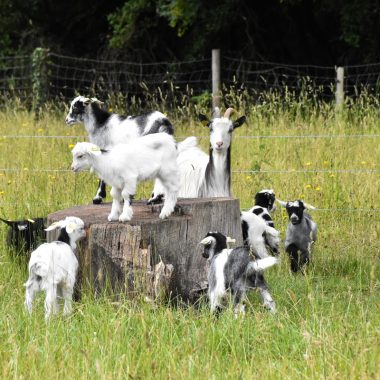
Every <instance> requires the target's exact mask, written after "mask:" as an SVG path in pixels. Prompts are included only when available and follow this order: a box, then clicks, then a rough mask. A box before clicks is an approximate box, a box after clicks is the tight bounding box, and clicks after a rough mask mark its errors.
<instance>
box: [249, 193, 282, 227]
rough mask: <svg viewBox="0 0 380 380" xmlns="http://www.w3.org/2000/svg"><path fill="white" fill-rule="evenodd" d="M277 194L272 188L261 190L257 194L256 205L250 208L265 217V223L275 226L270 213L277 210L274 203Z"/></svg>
mask: <svg viewBox="0 0 380 380" xmlns="http://www.w3.org/2000/svg"><path fill="white" fill-rule="evenodd" d="M275 200H276V195H275V193H274V191H273V190H272V189H265V190H261V191H259V192H258V193H256V195H255V205H254V206H253V207H252V208H251V209H250V210H249V212H252V213H254V214H256V215H258V216H259V217H260V218H262V219H264V221H265V223H266V224H267V225H268V226H270V227H273V228H274V222H273V220H272V217H271V215H270V213H271V212H274V211H275V210H276V206H275V204H274V202H275Z"/></svg>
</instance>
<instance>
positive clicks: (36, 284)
mask: <svg viewBox="0 0 380 380" xmlns="http://www.w3.org/2000/svg"><path fill="white" fill-rule="evenodd" d="M54 228H66V231H67V233H68V235H69V238H70V245H68V244H66V243H63V242H60V241H53V242H51V243H44V244H41V245H40V246H39V247H38V248H37V249H36V250H35V251H33V252H32V254H31V257H30V260H29V265H28V268H29V277H28V280H27V282H26V283H25V288H26V291H25V306H26V308H27V310H28V312H29V313H32V308H33V300H34V297H35V295H36V293H37V292H38V291H45V292H46V298H45V320H47V319H48V318H49V317H50V314H51V312H52V309H53V311H54V313H57V312H58V309H59V303H58V298H59V297H63V298H64V300H65V303H64V308H63V312H64V314H68V313H70V312H71V300H72V294H73V291H74V284H75V280H76V274H77V271H78V260H77V258H76V256H75V254H74V250H75V248H76V241H77V240H78V239H80V238H82V237H84V236H85V231H84V223H83V221H82V220H81V219H80V218H76V217H67V218H66V219H65V220H63V221H60V222H59V223H55V225H53V227H50V228H48V229H47V230H49V231H50V230H52V229H54Z"/></svg>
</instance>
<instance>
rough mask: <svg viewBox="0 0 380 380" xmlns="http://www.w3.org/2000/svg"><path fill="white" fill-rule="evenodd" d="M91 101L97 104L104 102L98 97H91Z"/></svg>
mask: <svg viewBox="0 0 380 380" xmlns="http://www.w3.org/2000/svg"><path fill="white" fill-rule="evenodd" d="M90 100H91V103H96V104H99V105H102V104H104V102H102V101H100V100H99V99H97V98H91V99H90Z"/></svg>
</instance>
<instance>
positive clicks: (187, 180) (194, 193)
mask: <svg viewBox="0 0 380 380" xmlns="http://www.w3.org/2000/svg"><path fill="white" fill-rule="evenodd" d="M233 129H234V124H233V122H232V121H231V120H229V118H227V117H216V118H214V119H212V121H211V122H210V149H211V156H212V160H211V159H210V155H208V154H206V153H205V152H203V151H202V150H201V149H200V148H199V147H198V145H197V140H196V138H195V137H194V136H192V137H188V138H187V139H185V140H184V141H182V142H180V143H178V159H177V161H178V167H179V170H180V176H181V179H180V190H179V194H178V195H179V197H182V198H198V197H201V198H207V197H229V196H231V190H230V177H231V173H230V172H229V171H228V169H227V160H228V158H227V157H228V151H229V149H230V146H231V140H232V131H233ZM207 166H209V170H210V169H211V170H210V171H209V173H211V174H209V175H208V174H207ZM160 193H162V190H161V188H160V186H159V184H157V183H156V185H155V187H154V190H153V194H152V198H151V199H154V198H155V197H157V196H158V195H159V194H160Z"/></svg>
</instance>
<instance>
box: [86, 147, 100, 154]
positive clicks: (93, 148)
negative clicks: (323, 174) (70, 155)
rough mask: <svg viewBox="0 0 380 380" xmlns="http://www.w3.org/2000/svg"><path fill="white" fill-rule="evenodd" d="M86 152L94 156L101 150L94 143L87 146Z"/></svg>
mask: <svg viewBox="0 0 380 380" xmlns="http://www.w3.org/2000/svg"><path fill="white" fill-rule="evenodd" d="M88 153H90V154H93V155H94V156H100V155H101V154H102V151H101V149H100V148H99V147H98V146H96V145H94V146H92V147H91V148H89V150H88Z"/></svg>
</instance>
